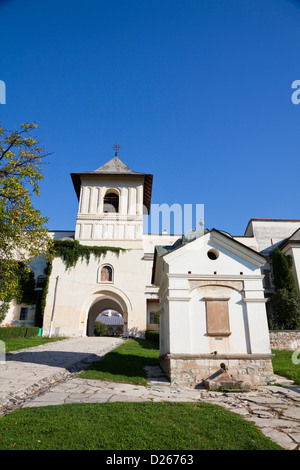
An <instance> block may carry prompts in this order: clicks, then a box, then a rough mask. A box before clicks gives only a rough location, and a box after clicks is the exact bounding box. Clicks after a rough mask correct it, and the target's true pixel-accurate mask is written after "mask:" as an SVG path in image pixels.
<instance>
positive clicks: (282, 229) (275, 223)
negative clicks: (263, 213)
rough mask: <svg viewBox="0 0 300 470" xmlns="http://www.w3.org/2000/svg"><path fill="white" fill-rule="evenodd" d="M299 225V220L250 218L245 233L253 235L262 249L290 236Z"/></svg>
mask: <svg viewBox="0 0 300 470" xmlns="http://www.w3.org/2000/svg"><path fill="white" fill-rule="evenodd" d="M299 227H300V220H252V221H251V223H250V224H249V226H248V228H247V230H246V233H245V235H249V236H254V237H255V239H256V241H257V244H258V250H259V251H262V250H264V249H266V248H268V247H270V246H273V245H276V244H277V243H279V242H281V241H282V240H284V239H286V238H288V237H290V236H291V235H292V234H293V233H294V232H295V231H296V230H297V229H298V228H299Z"/></svg>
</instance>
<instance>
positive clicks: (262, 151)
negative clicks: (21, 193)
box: [0, 0, 300, 235]
mask: <svg viewBox="0 0 300 470" xmlns="http://www.w3.org/2000/svg"><path fill="white" fill-rule="evenodd" d="M0 19H1V54H0V80H3V81H4V82H5V83H6V91H7V96H6V104H5V105H0V119H1V121H2V124H3V125H4V126H5V127H6V128H15V127H17V126H18V125H19V124H21V123H23V122H26V121H31V122H36V123H37V124H38V125H39V129H38V131H37V134H36V135H37V137H38V139H39V140H40V141H41V143H42V144H43V145H44V147H45V149H46V150H47V151H49V152H52V155H51V157H49V165H48V166H47V167H46V168H45V170H44V180H43V182H42V186H41V197H40V198H39V199H38V200H37V201H36V206H37V207H38V208H39V209H40V210H41V212H42V213H43V215H45V216H47V217H49V219H50V222H49V228H50V229H60V230H63V229H68V230H73V229H74V228H75V219H76V214H77V198H76V194H75V191H74V189H73V186H72V182H71V178H70V173H71V172H80V171H91V170H94V169H96V168H98V167H99V166H101V165H102V164H104V163H105V162H106V161H108V160H110V159H111V158H113V156H114V153H113V150H112V146H113V144H114V143H115V142H116V141H118V142H119V143H120V144H121V146H122V149H121V151H120V153H119V157H120V158H121V159H122V160H123V161H124V163H126V164H127V165H128V166H129V167H130V168H131V169H132V170H134V171H140V172H145V173H152V174H153V175H154V181H153V195H152V202H153V203H167V204H173V203H180V204H184V203H185V204H197V203H198V204H205V225H206V227H208V228H212V227H215V228H217V229H220V230H226V231H228V232H230V233H231V234H233V235H236V234H243V233H244V230H245V228H246V225H247V222H248V220H249V219H250V218H252V217H263V218H300V211H299V181H300V178H299V173H300V172H299V170H300V163H299V161H300V152H299V147H300V139H299V137H300V105H294V104H293V103H292V101H291V95H292V89H291V84H292V82H293V81H294V80H299V79H300V2H297V1H292V0H257V1H253V0H85V1H78V0H51V1H48V2H47V1H45V0H43V1H41V0H26V1H25V0H6V1H5V0H4V1H1V0H0Z"/></svg>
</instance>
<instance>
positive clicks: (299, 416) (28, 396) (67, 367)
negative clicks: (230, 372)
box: [0, 338, 300, 450]
mask: <svg viewBox="0 0 300 470" xmlns="http://www.w3.org/2000/svg"><path fill="white" fill-rule="evenodd" d="M80 339H81V341H79V342H78V343H76V340H73V339H71V340H66V341H62V342H59V343H51V344H56V345H57V349H56V347H55V346H53V349H52V348H50V349H51V351H52V353H54V352H55V351H56V354H52V356H53V357H54V358H55V361H54V363H53V365H52V366H50V365H49V364H50V359H49V358H50V356H48V359H47V361H46V359H45V357H44V356H42V360H41V359H39V360H35V362H34V363H33V367H32V365H31V368H30V363H29V362H23V361H20V362H18V361H16V360H15V361H12V357H10V358H9V360H8V362H7V364H6V365H5V366H8V367H7V368H6V369H5V368H4V369H2V366H1V365H0V397H2V403H1V400H0V416H1V415H3V414H5V413H7V412H10V411H12V410H13V409H15V408H28V407H41V406H49V405H62V404H68V403H104V402H110V403H111V402H116V401H118V402H119V401H135V402H143V401H155V402H158V401H174V402H175V401H176V402H199V401H201V402H206V403H212V404H216V405H220V406H223V407H225V408H226V409H228V410H230V411H233V412H235V413H238V414H239V415H241V416H242V417H243V418H244V419H246V420H248V421H252V422H254V424H255V425H256V426H257V427H258V428H259V429H260V430H261V431H262V432H263V433H264V434H265V435H266V436H268V437H269V438H270V439H271V440H273V441H274V442H277V443H278V444H279V445H281V446H282V447H283V448H285V449H288V450H294V449H299V450H300V387H298V386H293V385H283V386H274V385H273V386H267V387H260V388H257V389H256V390H251V391H247V392H241V391H240V392H238V391H235V392H233V391H227V392H214V391H207V390H205V389H204V388H203V389H197V390H195V389H190V388H182V387H176V386H170V384H169V382H168V381H167V379H166V378H165V377H164V375H163V374H162V371H161V369H160V368H148V370H147V373H148V380H149V385H148V386H147V387H143V386H137V385H130V384H121V383H114V382H106V381H98V380H86V379H80V378H78V377H76V375H77V373H78V371H79V370H82V369H83V368H85V367H87V365H88V364H89V363H90V362H92V361H94V360H99V357H101V356H103V355H104V354H106V353H107V352H108V351H110V350H112V349H114V348H115V347H117V346H118V345H119V344H120V343H121V342H122V340H116V341H112V342H111V341H108V342H106V341H105V342H104V343H103V342H102V343H101V345H100V342H99V343H98V345H97V344H96V342H94V344H92V343H93V341H90V340H93V339H94V338H87V340H88V341H86V342H85V341H84V339H85V338H80ZM95 339H96V340H99V338H95ZM103 339H109V340H110V339H112V338H103ZM82 340H83V341H82ZM88 343H89V346H88ZM75 344H77V348H78V349H75V350H76V354H79V356H77V360H78V359H79V362H76V361H75V359H74V357H73V359H72V355H69V353H70V350H71V349H70V347H71V346H73V347H74V346H75ZM62 345H63V349H64V352H65V353H68V354H65V355H64V354H63V355H62V356H63V358H62V359H61V360H60V361H59V360H58V357H57V356H58V354H57V351H61V352H62ZM38 348H40V347H38ZM97 348H98V349H97ZM33 349H34V350H35V351H33ZM87 349H89V352H87ZM36 350H37V348H32V349H31V350H30V351H29V350H27V353H28V354H31V352H37V351H36ZM47 350H48V348H45V349H43V348H42V350H40V351H39V352H44V353H45V352H46V351H47ZM96 350H97V351H98V352H97V353H96V352H95V351H96ZM24 352H25V351H23V352H22V353H21V352H18V353H17V357H15V358H14V359H17V358H21V355H22V354H24ZM49 352H50V351H49ZM19 354H20V356H19ZM81 355H82V356H81ZM25 357H26V361H28V360H29V356H27V355H26V356H25ZM35 357H36V356H35V355H33V357H32V359H33V360H34V359H35ZM23 358H24V356H23ZM43 358H44V359H45V360H44V359H43ZM17 362H18V364H19V367H17V365H16V363H17ZM42 362H43V364H44V368H45V369H44V373H41V370H40V369H39V368H38V367H37V366H39V365H40V366H41V365H42ZM10 363H14V367H12V365H11V364H10ZM25 365H27V368H26V371H23V370H22V369H23V367H24V366H25ZM59 368H61V370H60V371H59V370H58V369H59ZM30 369H32V371H31V373H30ZM35 369H37V370H35ZM5 370H6V375H5ZM46 372H48V376H46V375H45V373H46ZM13 373H14V374H15V376H14V377H13V376H12V375H10V380H8V379H7V378H6V381H5V385H4V386H2V378H5V377H7V375H9V374H13ZM28 373H29V376H27V374H28ZM26 377H27V378H26ZM41 377H42V378H41ZM32 379H34V380H35V381H34V382H32ZM37 379H39V380H37ZM30 381H31V383H30ZM278 381H280V378H278ZM8 382H11V383H8ZM283 383H286V381H285V380H283ZM287 383H288V382H287ZM8 385H10V387H8ZM22 386H23V388H22ZM24 386H25V388H24ZM8 390H11V393H10V394H9V395H7V391H8ZM3 392H6V395H5V396H4V395H3Z"/></svg>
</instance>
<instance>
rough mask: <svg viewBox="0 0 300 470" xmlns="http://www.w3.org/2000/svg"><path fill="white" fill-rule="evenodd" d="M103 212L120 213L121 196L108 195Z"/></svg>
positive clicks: (105, 198)
mask: <svg viewBox="0 0 300 470" xmlns="http://www.w3.org/2000/svg"><path fill="white" fill-rule="evenodd" d="M103 212H113V213H114V212H119V196H118V194H115V193H107V194H106V196H105V197H104V200H103Z"/></svg>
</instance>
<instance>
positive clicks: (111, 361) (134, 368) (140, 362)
mask: <svg viewBox="0 0 300 470" xmlns="http://www.w3.org/2000/svg"><path fill="white" fill-rule="evenodd" d="M158 358H159V350H158V349H157V345H156V344H155V343H154V342H152V341H147V340H142V339H130V340H128V341H126V343H124V344H122V345H121V346H119V347H118V348H117V349H115V350H114V351H112V352H110V353H108V354H107V355H106V356H104V358H103V359H102V360H100V361H97V362H94V363H93V364H91V365H90V366H89V367H88V369H86V370H85V371H84V372H82V373H81V374H80V375H79V377H81V378H85V379H99V380H110V381H115V382H116V381H117V382H128V383H134V384H140V385H146V384H147V380H146V377H147V376H146V371H145V370H144V367H145V366H150V367H153V366H157V365H159V360H158Z"/></svg>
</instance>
